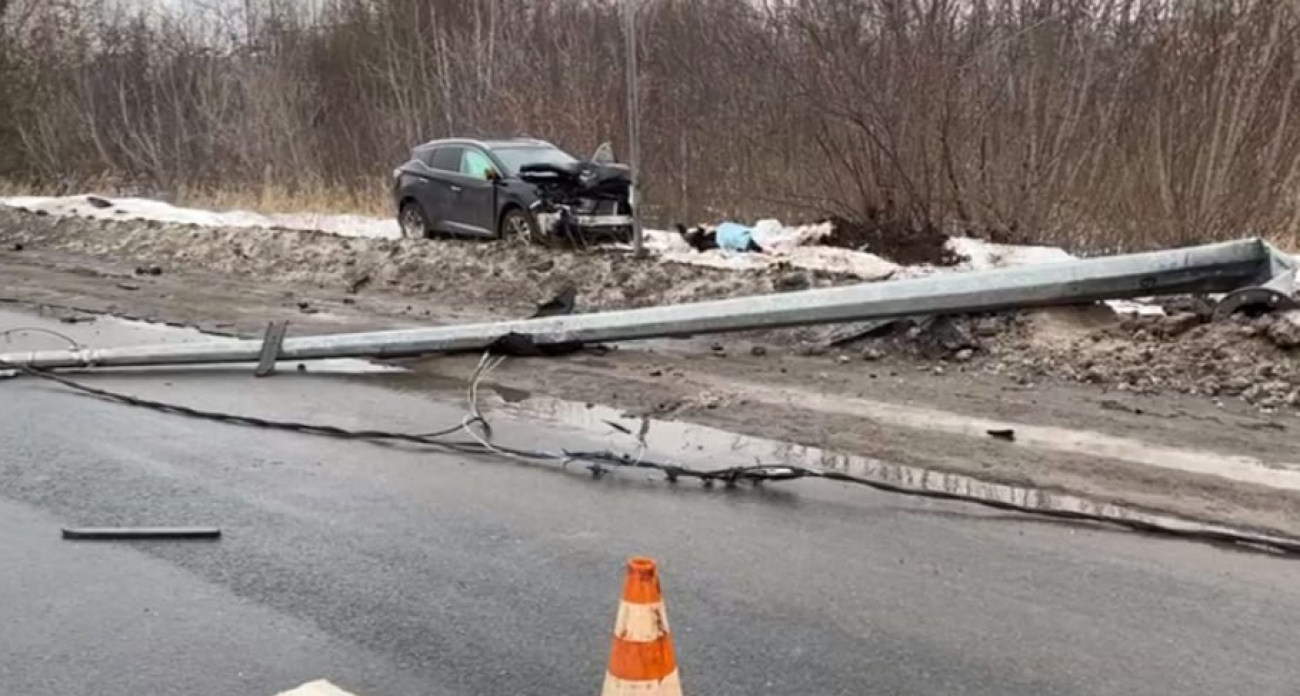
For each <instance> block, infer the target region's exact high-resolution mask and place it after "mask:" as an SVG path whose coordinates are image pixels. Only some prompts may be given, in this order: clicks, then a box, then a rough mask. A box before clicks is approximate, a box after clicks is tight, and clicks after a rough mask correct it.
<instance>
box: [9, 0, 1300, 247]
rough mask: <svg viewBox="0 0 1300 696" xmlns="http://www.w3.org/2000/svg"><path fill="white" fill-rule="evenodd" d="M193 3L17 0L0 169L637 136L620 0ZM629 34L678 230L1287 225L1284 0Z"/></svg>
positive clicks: (769, 12)
mask: <svg viewBox="0 0 1300 696" xmlns="http://www.w3.org/2000/svg"><path fill="white" fill-rule="evenodd" d="M187 5H189V6H190V9H189V10H188V11H187V12H185V13H184V14H181V15H164V14H159V13H157V12H154V13H144V12H139V11H137V12H134V13H132V12H125V11H122V10H121V9H113V8H115V7H117V8H120V7H121V6H120V5H102V4H101V3H99V2H96V1H95V0H55V1H49V2H37V1H36V0H0V78H3V79H0V177H7V178H11V179H21V180H27V181H33V180H35V181H38V182H41V183H43V184H44V185H46V186H52V187H54V188H58V189H61V190H76V189H77V187H78V186H83V185H85V183H86V182H91V181H94V182H104V181H110V180H111V181H117V182H119V184H120V185H121V186H123V187H128V186H134V187H143V188H146V189H149V190H153V191H161V192H173V193H175V192H190V195H196V194H194V193H193V192H203V194H202V196H201V197H202V198H204V199H206V200H220V199H222V198H223V197H224V198H226V199H228V200H232V201H233V200H241V201H244V200H253V201H258V200H262V201H267V202H268V204H269V202H272V201H274V202H276V204H277V205H279V204H287V203H286V202H287V201H301V202H303V203H304V204H305V203H311V202H320V201H322V200H324V199H329V200H333V201H348V200H354V201H356V204H357V205H358V206H361V207H370V206H365V205H363V201H364V200H367V199H364V198H362V197H361V196H370V195H375V196H380V197H381V196H382V193H381V192H382V190H383V187H384V186H385V177H386V176H387V175H388V172H389V171H390V170H391V168H392V165H393V164H395V163H396V162H398V161H400V160H401V159H402V158H403V157H404V156H405V154H406V152H407V151H408V149H409V147H410V146H411V145H412V144H414V143H416V142H418V141H422V140H426V139H430V138H435V137H441V136H447V135H452V134H457V135H479V136H500V135H514V134H521V135H533V136H538V137H545V138H548V139H551V140H554V141H555V142H557V143H559V144H561V145H563V146H565V147H567V148H569V149H571V150H574V151H576V152H578V153H580V154H581V153H587V152H590V151H591V150H592V149H594V147H595V146H596V145H597V144H598V143H599V142H601V141H604V140H612V141H614V142H615V145H616V148H617V149H618V150H620V151H626V148H625V146H626V143H625V142H624V137H623V133H624V124H625V122H626V120H625V116H626V115H625V113H624V108H625V106H624V75H623V64H624V62H623V57H624V55H623V51H624V41H623V36H622V33H621V32H622V30H621V18H620V15H621V7H622V5H621V3H620V2H617V1H616V0H298V1H295V0H250V1H249V2H248V3H245V6H246V7H247V8H248V12H245V11H244V9H243V8H239V9H238V10H229V9H224V8H228V5H222V4H219V3H217V4H213V6H212V7H207V6H206V5H204V4H203V3H197V2H196V3H192V4H189V3H187ZM638 26H639V32H640V36H639V40H640V41H639V42H640V45H641V50H642V54H643V55H641V61H640V66H641V68H640V71H641V72H640V75H639V79H640V83H641V106H642V114H641V116H642V123H643V125H642V148H641V149H642V153H643V158H644V163H643V169H644V172H645V174H646V184H647V190H646V193H647V207H646V210H647V212H649V213H650V214H651V216H652V217H654V218H658V220H659V221H660V222H668V221H670V220H673V219H681V220H691V221H694V220H698V219H701V218H712V219H717V218H722V217H739V218H748V219H753V218H756V217H759V216H766V215H776V216H780V217H785V218H800V217H802V218H809V217H818V216H826V215H837V216H842V217H846V218H850V219H853V220H855V221H856V222H858V223H860V224H866V225H869V226H875V227H876V228H878V229H880V230H885V231H888V232H889V233H891V234H909V233H917V232H923V233H927V234H933V233H934V232H936V231H943V232H948V233H971V234H978V235H988V236H992V237H995V238H1007V239H1020V240H1037V241H1047V242H1054V243H1061V244H1066V245H1069V246H1071V247H1075V248H1079V249H1085V250H1086V249H1111V248H1141V247H1150V246H1156V245H1166V244H1176V243H1187V242H1194V241H1200V240H1205V239H1213V238H1222V237H1231V236H1240V235H1244V234H1260V235H1265V236H1270V237H1273V238H1275V239H1281V240H1284V241H1286V240H1290V242H1291V243H1293V244H1294V243H1295V241H1296V238H1295V235H1296V232H1295V230H1297V228H1298V225H1297V223H1300V120H1298V118H1297V112H1298V111H1300V108H1298V105H1297V103H1296V102H1297V96H1298V95H1297V91H1298V88H1300V18H1298V17H1297V12H1296V10H1295V5H1294V4H1293V3H1289V2H1276V1H1273V0H1236V1H1234V2H1201V1H1199V0H1198V1H1187V2H1178V1H1175V0H762V1H759V0H642V2H641V9H640V14H639V25H638ZM221 191H226V192H230V191H234V193H225V194H220V193H219V192H221ZM259 191H263V192H265V193H264V194H259V193H258V192H259ZM343 191H353V192H364V193H360V194H356V193H354V194H350V195H345V194H342V193H340V192H343ZM384 204H385V202H383V201H380V202H379V203H377V204H376V206H375V208H377V209H379V208H382V207H383V205H384ZM347 205H352V203H347Z"/></svg>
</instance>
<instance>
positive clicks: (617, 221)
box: [519, 157, 632, 245]
mask: <svg viewBox="0 0 1300 696" xmlns="http://www.w3.org/2000/svg"><path fill="white" fill-rule="evenodd" d="M597 159H600V158H599V157H598V158H593V159H592V160H581V161H576V162H571V163H566V164H552V163H544V164H529V165H525V166H523V167H522V168H521V169H520V172H519V176H520V178H521V179H523V180H524V181H526V182H528V183H530V184H532V185H534V186H536V187H537V196H538V197H537V201H536V202H535V203H533V205H532V213H533V217H534V219H536V220H537V224H538V227H539V228H540V229H541V232H542V235H543V236H544V237H545V238H546V239H547V240H548V241H550V242H552V243H568V244H577V245H585V244H592V243H600V242H616V243H627V242H630V241H631V240H632V204H631V202H630V195H631V190H632V170H631V168H630V167H628V166H627V165H625V164H616V163H607V162H601V161H596V160H597Z"/></svg>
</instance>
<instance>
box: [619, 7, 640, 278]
mask: <svg viewBox="0 0 1300 696" xmlns="http://www.w3.org/2000/svg"><path fill="white" fill-rule="evenodd" d="M636 3H637V0H623V38H624V43H625V48H626V51H627V140H628V165H629V166H630V167H631V169H632V186H631V190H630V191H629V192H628V204H629V205H630V206H631V207H632V251H633V253H634V254H635V255H636V256H638V257H640V256H643V255H645V240H644V238H643V234H642V230H641V113H640V110H641V107H640V101H641V100H640V89H639V86H638V84H637V55H636V54H637V40H636Z"/></svg>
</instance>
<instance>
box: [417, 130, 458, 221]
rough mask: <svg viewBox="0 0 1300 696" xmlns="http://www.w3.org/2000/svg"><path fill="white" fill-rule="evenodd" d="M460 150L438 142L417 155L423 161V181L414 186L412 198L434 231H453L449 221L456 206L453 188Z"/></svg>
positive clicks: (456, 177)
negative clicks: (414, 190) (415, 189)
mask: <svg viewBox="0 0 1300 696" xmlns="http://www.w3.org/2000/svg"><path fill="white" fill-rule="evenodd" d="M464 150H465V148H463V147H461V146H459V145H441V146H438V147H436V148H433V149H432V150H430V151H428V152H427V153H424V154H423V155H422V156H421V158H420V161H421V162H423V163H424V164H425V171H424V173H423V178H424V182H423V183H422V184H421V185H420V186H419V187H418V189H417V192H416V200H417V201H419V203H420V207H422V208H423V209H424V214H425V218H426V219H427V220H428V221H429V227H430V228H431V229H432V230H433V231H435V232H442V233H455V232H456V228H455V226H454V225H453V224H452V220H453V218H454V215H453V212H452V211H453V208H454V207H455V205H456V199H455V196H454V191H453V187H454V186H455V185H456V182H457V180H458V179H459V177H460V174H459V171H460V160H461V155H462V153H463V152H464Z"/></svg>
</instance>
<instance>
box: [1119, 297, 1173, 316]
mask: <svg viewBox="0 0 1300 696" xmlns="http://www.w3.org/2000/svg"><path fill="white" fill-rule="evenodd" d="M1106 304H1108V305H1110V308H1111V309H1112V310H1114V312H1115V313H1116V314H1125V315H1129V316H1139V317H1163V316H1164V315H1165V309H1164V307H1161V306H1160V305H1154V304H1147V303H1146V302H1143V301H1141V300H1108V301H1107V302H1106Z"/></svg>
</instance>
